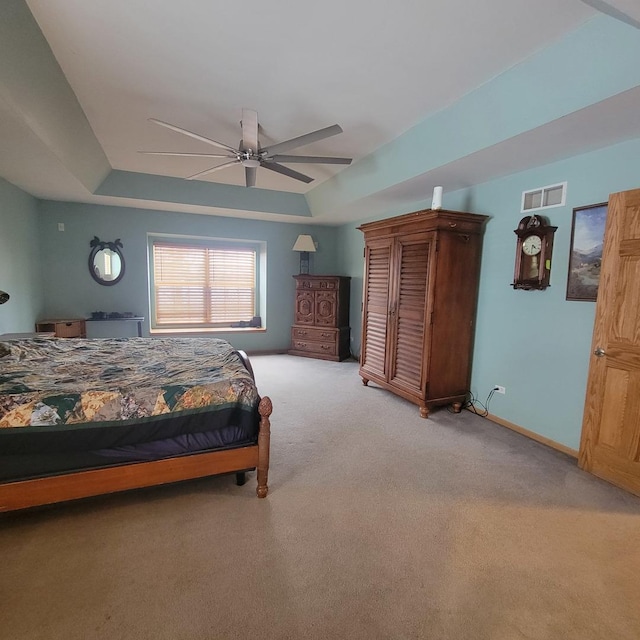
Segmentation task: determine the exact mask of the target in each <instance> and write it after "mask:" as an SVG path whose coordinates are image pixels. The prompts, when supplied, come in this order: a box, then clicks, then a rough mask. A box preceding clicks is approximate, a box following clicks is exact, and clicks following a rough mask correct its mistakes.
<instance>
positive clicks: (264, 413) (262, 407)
mask: <svg viewBox="0 0 640 640" xmlns="http://www.w3.org/2000/svg"><path fill="white" fill-rule="evenodd" d="M272 411H273V405H272V404H271V399H270V398H268V397H267V396H265V397H264V398H262V400H260V404H259V405H258V413H259V414H260V429H259V431H258V488H257V489H256V493H257V494H258V498H266V497H267V492H268V491H269V487H268V486H267V480H268V479H269V445H270V442H271V422H270V421H269V416H270V415H271V412H272Z"/></svg>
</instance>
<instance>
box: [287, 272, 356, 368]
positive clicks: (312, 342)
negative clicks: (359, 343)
mask: <svg viewBox="0 0 640 640" xmlns="http://www.w3.org/2000/svg"><path fill="white" fill-rule="evenodd" d="M293 277H294V279H295V281H296V299H295V313H294V320H293V322H294V324H293V326H292V327H291V349H290V350H289V353H290V354H291V355H294V356H305V357H307V358H321V359H323V360H335V361H340V360H345V359H346V358H348V357H349V356H350V355H351V350H350V344H349V343H350V339H351V328H350V327H349V288H350V284H351V278H349V277H345V276H315V275H314V276H311V275H299V276H293Z"/></svg>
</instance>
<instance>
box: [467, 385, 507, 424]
mask: <svg viewBox="0 0 640 640" xmlns="http://www.w3.org/2000/svg"><path fill="white" fill-rule="evenodd" d="M497 390H498V388H497V387H493V389H491V391H489V395H488V396H487V399H486V400H485V401H484V403H483V402H481V401H480V400H478V398H476V397H475V396H474V395H473V393H471V391H469V393H468V399H467V400H465V402H464V404H463V405H462V408H463V409H469V411H471V412H473V413H475V414H476V415H477V416H480V417H481V418H486V417H487V416H488V415H489V403H490V402H491V398H493V394H494V393H495V392H496V391H497ZM477 404H479V405H480V406H481V407H482V410H481V411H478V408H477V407H476V405H477Z"/></svg>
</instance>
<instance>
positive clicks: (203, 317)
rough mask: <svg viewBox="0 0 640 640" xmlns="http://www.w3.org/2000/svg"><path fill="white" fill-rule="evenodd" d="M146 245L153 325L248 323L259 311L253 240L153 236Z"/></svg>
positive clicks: (256, 251) (197, 326) (181, 326)
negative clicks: (234, 241)
mask: <svg viewBox="0 0 640 640" xmlns="http://www.w3.org/2000/svg"><path fill="white" fill-rule="evenodd" d="M149 248H150V275H151V287H150V289H151V292H150V293H151V311H152V328H153V329H161V330H162V329H166V330H172V329H183V330H184V329H189V328H193V329H202V328H216V327H231V326H234V325H235V326H243V325H244V326H247V324H246V323H248V322H250V321H251V320H252V318H253V317H254V316H257V315H258V313H256V309H257V308H258V295H257V291H258V287H257V273H258V272H257V263H258V261H259V246H258V244H257V243H256V245H251V244H244V243H243V244H240V243H232V242H224V241H219V242H218V241H213V240H210V241H207V240H197V239H182V238H178V239H170V238H163V239H159V238H152V239H151V240H150V246H149ZM241 323H242V324H241Z"/></svg>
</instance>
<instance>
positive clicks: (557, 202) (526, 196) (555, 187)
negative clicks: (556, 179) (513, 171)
mask: <svg viewBox="0 0 640 640" xmlns="http://www.w3.org/2000/svg"><path fill="white" fill-rule="evenodd" d="M566 195H567V183H566V182H561V183H560V184H552V185H549V186H548V187H540V188H539V189H532V190H531V191H523V192H522V209H521V211H522V212H525V211H533V210H536V209H550V208H551V207H562V206H564V203H565V198H566Z"/></svg>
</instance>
